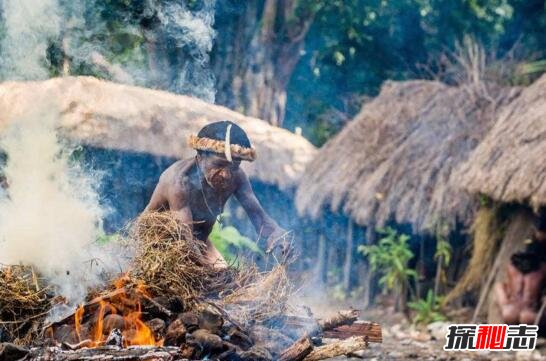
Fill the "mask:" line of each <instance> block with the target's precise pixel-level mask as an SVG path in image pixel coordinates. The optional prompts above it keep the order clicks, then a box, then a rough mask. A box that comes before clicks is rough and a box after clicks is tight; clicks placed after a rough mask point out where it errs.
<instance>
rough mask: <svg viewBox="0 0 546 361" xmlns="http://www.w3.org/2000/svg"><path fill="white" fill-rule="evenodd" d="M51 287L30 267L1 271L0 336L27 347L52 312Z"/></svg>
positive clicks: (3, 267)
mask: <svg viewBox="0 0 546 361" xmlns="http://www.w3.org/2000/svg"><path fill="white" fill-rule="evenodd" d="M50 291H51V289H50V287H49V286H48V285H47V284H46V283H45V281H44V280H43V279H42V278H40V276H39V275H38V274H36V273H35V272H34V270H33V268H32V267H28V266H1V267H0V333H1V332H6V333H7V336H8V338H9V339H11V340H13V341H14V342H15V343H18V344H28V343H29V341H30V339H31V337H32V336H33V335H34V334H35V333H37V332H38V326H37V325H39V323H40V322H41V321H42V320H43V319H44V318H45V316H46V314H47V312H48V311H49V309H50V307H51V304H52V299H53V296H52V295H51V292H50Z"/></svg>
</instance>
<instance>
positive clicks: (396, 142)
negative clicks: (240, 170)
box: [296, 81, 517, 233]
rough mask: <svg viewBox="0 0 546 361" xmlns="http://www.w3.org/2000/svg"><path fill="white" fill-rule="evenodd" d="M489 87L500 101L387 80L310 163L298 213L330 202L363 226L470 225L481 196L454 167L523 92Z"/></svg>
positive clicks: (315, 211)
mask: <svg viewBox="0 0 546 361" xmlns="http://www.w3.org/2000/svg"><path fill="white" fill-rule="evenodd" d="M491 91H492V92H494V93H495V94H494V97H495V99H496V101H495V102H490V101H489V102H488V101H486V100H484V99H482V98H479V97H477V96H471V94H469V93H468V92H467V90H466V89H464V88H457V87H450V86H447V85H445V84H442V83H439V82H433V81H408V82H399V83H398V82H387V83H386V84H385V85H384V86H383V88H382V90H381V93H380V94H379V95H378V96H377V97H376V98H375V99H373V100H372V101H371V102H369V103H367V104H365V105H364V107H363V108H362V110H361V112H360V113H359V114H358V115H357V116H356V117H355V119H354V120H353V121H351V122H350V123H349V124H348V125H347V126H346V127H345V128H344V129H343V130H342V131H341V132H340V133H339V134H338V135H337V136H336V137H334V138H333V139H332V140H331V141H329V142H328V143H327V144H326V145H325V146H324V147H323V148H322V149H321V150H320V151H319V154H318V155H317V157H316V158H315V159H314V160H313V161H311V162H310V163H309V166H308V167H307V170H306V172H305V175H304V176H303V178H302V182H301V183H300V185H299V187H298V191H297V194H296V201H297V207H298V210H299V211H300V212H301V213H304V214H308V215H310V216H311V217H314V218H317V217H319V216H320V215H321V212H322V211H323V210H324V208H325V207H329V208H330V210H331V211H334V212H337V211H341V212H343V213H344V214H346V215H347V216H348V217H350V218H352V219H353V220H354V221H355V222H356V223H358V224H360V225H362V226H383V225H385V224H386V223H387V222H388V221H395V222H396V223H399V224H410V225H411V226H412V229H413V232H415V233H421V232H431V231H434V228H435V227H436V226H438V225H439V224H442V225H446V226H448V227H449V228H450V229H453V228H454V227H455V226H456V224H457V223H458V222H461V223H466V222H468V220H470V219H472V213H473V210H474V208H475V200H474V198H473V197H471V196H469V195H465V194H464V193H462V192H461V191H460V189H459V187H458V179H456V178H455V177H453V170H454V169H455V168H456V167H457V166H459V165H460V164H461V163H462V162H464V161H466V160H467V158H468V156H469V154H470V152H471V151H472V150H473V149H474V148H475V147H476V146H477V145H478V143H479V142H480V141H481V139H482V138H483V137H484V135H485V134H486V133H487V132H488V130H489V129H490V128H491V126H492V125H493V122H494V119H495V114H496V111H497V109H500V108H502V107H503V106H504V105H505V104H507V102H508V101H509V100H510V99H511V98H512V97H513V96H514V95H515V94H517V90H512V89H503V88H495V89H494V90H491Z"/></svg>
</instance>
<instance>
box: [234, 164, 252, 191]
mask: <svg viewBox="0 0 546 361" xmlns="http://www.w3.org/2000/svg"><path fill="white" fill-rule="evenodd" d="M235 181H236V185H237V187H240V186H242V185H245V184H248V183H249V179H248V176H247V175H246V173H245V171H244V170H243V169H242V168H239V169H237V172H236V173H235Z"/></svg>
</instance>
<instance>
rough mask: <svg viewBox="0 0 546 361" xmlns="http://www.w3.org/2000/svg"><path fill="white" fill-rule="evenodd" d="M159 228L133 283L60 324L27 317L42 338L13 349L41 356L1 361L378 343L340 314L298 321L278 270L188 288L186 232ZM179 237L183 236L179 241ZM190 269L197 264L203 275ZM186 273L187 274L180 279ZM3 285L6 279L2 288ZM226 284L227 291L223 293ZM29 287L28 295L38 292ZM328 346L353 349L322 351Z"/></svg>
mask: <svg viewBox="0 0 546 361" xmlns="http://www.w3.org/2000/svg"><path fill="white" fill-rule="evenodd" d="M154 217H155V216H154ZM161 217H163V216H161ZM148 221H150V220H148ZM156 221H157V219H156ZM159 221H160V222H159V223H160V224H162V226H161V227H163V228H161V227H159V228H156V229H153V230H150V229H149V228H146V227H145V226H142V225H140V227H141V228H140V231H139V232H138V234H139V235H140V237H143V236H145V237H151V238H153V242H151V243H146V244H147V246H142V245H141V246H139V247H140V250H141V251H140V252H141V253H139V254H140V256H141V258H140V259H139V260H138V262H136V263H135V264H134V265H133V268H132V269H131V270H130V271H129V272H128V273H127V274H125V275H123V276H122V277H120V278H118V279H117V280H115V281H114V282H112V285H111V286H110V287H108V288H107V289H106V290H103V291H101V292H99V293H97V292H95V293H94V297H91V296H90V300H89V301H88V302H86V303H85V304H83V305H81V306H79V307H78V308H76V309H75V310H74V312H73V314H71V315H69V316H68V317H65V318H64V319H62V320H60V321H58V322H56V323H53V324H48V325H45V326H43V325H42V322H43V317H42V318H39V317H38V316H34V315H40V314H41V313H43V312H45V311H47V310H48V309H49V308H46V307H44V308H43V309H37V310H36V311H34V312H32V313H30V315H32V317H37V318H36V322H37V323H33V326H32V327H34V328H35V329H38V330H40V329H42V330H43V331H44V332H42V334H40V333H39V332H33V333H32V334H31V338H27V339H26V340H25V341H23V342H21V340H22V339H21V338H16V337H12V338H11V339H10V340H12V341H17V342H18V343H20V344H25V345H41V346H42V347H37V348H30V349H16V348H14V347H12V346H9V345H8V346H4V347H2V348H0V350H4V351H0V359H3V357H5V356H6V355H8V353H10V352H11V353H13V352H15V351H13V350H16V351H17V352H18V353H21V352H23V353H26V359H27V360H46V359H56V360H91V359H99V358H100V359H109V360H149V359H155V360H167V359H194V360H196V359H204V358H208V359H212V358H214V359H219V360H232V359H241V360H253V361H254V360H273V359H281V360H283V361H301V360H308V359H310V360H318V359H321V357H332V355H337V354H341V353H347V352H353V351H356V350H360V349H364V348H365V347H366V346H367V343H368V342H381V328H380V327H379V325H377V324H369V323H358V322H355V321H356V320H357V318H358V311H355V310H349V311H340V312H339V313H338V314H336V315H334V316H333V317H330V318H327V319H324V320H316V319H314V318H313V317H312V315H310V314H308V316H295V315H294V314H295V312H293V310H292V309H291V307H289V306H288V303H287V301H288V298H289V295H290V292H291V289H292V286H291V284H290V282H289V280H288V277H287V275H286V270H285V267H284V266H282V265H278V266H276V267H275V268H273V270H271V271H270V272H266V273H261V274H260V273H258V272H257V271H256V270H255V268H250V271H249V269H246V268H244V267H243V268H241V269H239V270H228V271H226V272H229V277H227V276H228V274H227V273H224V274H220V275H218V273H219V272H218V271H217V270H216V271H214V272H215V274H213V273H212V271H211V272H209V271H210V270H208V269H207V270H206V272H205V273H204V280H199V279H191V278H192V277H197V278H198V275H199V272H200V271H202V270H203V269H204V268H206V267H207V266H206V265H203V264H199V263H198V262H200V261H199V257H198V256H199V247H197V248H193V246H192V244H193V243H192V240H191V239H189V238H187V237H190V235H188V234H187V233H184V232H181V230H180V229H179V228H176V227H179V226H177V225H176V224H174V223H172V222H170V221H169V220H168V219H163V218H161V219H159ZM142 227H144V228H142ZM173 227H175V228H173ZM133 234H134V233H133ZM173 237H174V239H173ZM177 237H182V238H183V242H182V241H181V240H180V239H177ZM184 237H186V238H184ZM148 241H149V240H148ZM177 242H178V243H177ZM169 247H170V248H169ZM173 248H174V249H175V250H174V251H173V254H175V255H176V257H182V256H181V255H182V253H184V252H186V253H184V257H185V258H184V261H183V262H182V261H180V260H178V261H177V260H175V258H171V256H172V254H171V250H172V249H173ZM188 249H191V252H190V251H188ZM188 252H189V253H188ZM192 252H194V253H192ZM192 255H193V256H192ZM194 256H195V259H193V258H192V257H194ZM160 257H166V258H167V259H161V258H160ZM146 259H148V261H146ZM176 261H177V262H176ZM162 262H164V263H162ZM184 262H185V264H184V265H183V266H180V265H179V263H184ZM191 262H197V263H194V264H197V266H195V267H194V266H192V264H191ZM180 272H182V273H183V272H189V273H188V274H182V276H181V277H178V276H180ZM192 272H193V273H192ZM194 273H195V274H194ZM0 275H2V274H0ZM189 275H191V277H190V276H189ZM7 276H9V277H11V275H7ZM7 276H6V274H5V273H4V274H3V277H4V279H6V277H7ZM0 279H1V278H0ZM31 279H32V277H30V278H27V280H31ZM209 281H210V283H207V282H209ZM222 282H223V285H224V287H223V289H221V290H219V288H220V287H219V286H220V285H221V284H222ZM18 287H19V286H18ZM28 287H30V290H32V289H33V288H32V287H34V286H33V283H30V285H29V286H28ZM28 287H23V288H21V287H19V288H21V289H24V290H27V289H29V288H28ZM42 289H43V288H39V287H38V288H36V291H35V292H38V295H40V292H43V291H42ZM214 290H216V292H213V291H214ZM220 291H221V293H220ZM25 292H26V291H25ZM24 294H25V297H30V298H28V299H29V300H32V301H33V302H44V303H47V305H49V307H50V306H51V303H50V302H49V300H50V299H49V298H47V297H43V296H36V294H35V293H34V291H28V292H27V293H24ZM26 295H28V296H26ZM211 295H212V296H211ZM211 297H213V298H211ZM4 302H5V301H4ZM11 302H14V301H11ZM29 309H32V308H29ZM23 312H24V311H21V313H23ZM302 314H305V312H302ZM44 315H45V313H44ZM18 317H21V318H22V316H18ZM15 321H17V322H19V321H18V320H15ZM23 321H25V319H23ZM25 322H27V321H25ZM0 326H2V325H0ZM14 329H15V328H14ZM9 335H11V334H8V336H9ZM353 336H356V337H353ZM311 337H313V342H311ZM322 337H329V338H338V339H344V338H347V340H343V341H338V342H335V343H334V344H330V345H325V346H321V338H322ZM313 343H314V344H316V345H318V346H317V347H316V346H314V344H313ZM44 345H48V346H49V347H44ZM10 350H11V351H10Z"/></svg>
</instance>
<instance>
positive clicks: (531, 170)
mask: <svg viewBox="0 0 546 361" xmlns="http://www.w3.org/2000/svg"><path fill="white" fill-rule="evenodd" d="M545 100H546V75H544V76H542V77H541V78H540V79H538V80H537V81H536V82H535V83H533V84H532V85H531V86H529V87H527V88H526V89H525V90H523V92H522V93H521V95H520V96H519V97H518V98H517V99H515V100H514V101H513V102H511V103H510V105H509V106H508V107H506V108H505V109H504V110H503V111H502V112H501V113H500V116H499V119H498V121H497V122H496V124H495V126H494V127H493V129H492V130H491V131H490V132H489V134H487V136H486V137H485V139H484V140H483V141H482V142H481V143H480V145H479V146H478V147H477V148H476V149H475V150H474V152H473V153H472V154H471V155H470V157H469V159H468V161H467V162H465V163H464V164H463V165H462V166H461V168H460V171H459V172H458V173H459V177H458V179H459V182H460V184H461V186H462V187H464V188H465V189H467V190H468V191H469V192H471V193H482V194H486V195H488V196H490V197H491V198H493V199H495V200H498V201H501V202H506V203H510V202H517V203H522V204H529V205H531V206H532V207H533V208H538V207H540V206H542V205H546V161H545V154H546V101H545Z"/></svg>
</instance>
